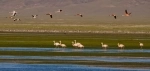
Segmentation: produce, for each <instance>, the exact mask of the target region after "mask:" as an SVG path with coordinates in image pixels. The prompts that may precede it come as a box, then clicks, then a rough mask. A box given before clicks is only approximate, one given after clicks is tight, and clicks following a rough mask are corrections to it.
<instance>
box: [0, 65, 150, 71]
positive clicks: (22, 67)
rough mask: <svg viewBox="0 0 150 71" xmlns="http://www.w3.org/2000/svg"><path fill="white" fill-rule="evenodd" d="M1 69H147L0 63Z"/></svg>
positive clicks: (106, 70)
mask: <svg viewBox="0 0 150 71" xmlns="http://www.w3.org/2000/svg"><path fill="white" fill-rule="evenodd" d="M0 70H1V71H149V70H148V69H142V68H138V69H137V68H115V67H94V66H87V65H74V64H18V63H0Z"/></svg>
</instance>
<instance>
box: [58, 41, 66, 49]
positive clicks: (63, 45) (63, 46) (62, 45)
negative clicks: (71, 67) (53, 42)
mask: <svg viewBox="0 0 150 71" xmlns="http://www.w3.org/2000/svg"><path fill="white" fill-rule="evenodd" d="M59 42H60V43H59V45H60V46H61V47H62V48H65V47H67V46H66V45H65V44H62V43H61V41H59Z"/></svg>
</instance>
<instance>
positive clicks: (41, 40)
mask: <svg viewBox="0 0 150 71" xmlns="http://www.w3.org/2000/svg"><path fill="white" fill-rule="evenodd" d="M149 36H150V35H149V34H94V33H90V34H89V33H67V34H64V33H0V47H47V48H50V47H54V45H53V41H54V40H55V41H60V40H61V41H62V42H63V43H65V44H66V45H67V48H73V47H72V43H71V42H72V41H74V40H77V41H78V42H80V43H82V44H83V45H84V46H85V48H89V49H90V48H101V42H104V43H106V44H108V45H109V47H108V49H118V47H117V43H118V42H119V43H123V44H124V45H125V49H140V46H139V42H142V43H144V47H143V49H149V48H150V44H149V43H150V37H149Z"/></svg>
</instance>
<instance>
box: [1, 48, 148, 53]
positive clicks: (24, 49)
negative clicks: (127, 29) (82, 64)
mask: <svg viewBox="0 0 150 71" xmlns="http://www.w3.org/2000/svg"><path fill="white" fill-rule="evenodd" d="M0 51H34V52H85V53H122V52H124V53H136V52H140V53H150V49H124V50H122V49H107V50H105V49H73V48H72V49H71V48H34V47H32V48H31V47H28V48H25V47H21V48H19V47H0Z"/></svg>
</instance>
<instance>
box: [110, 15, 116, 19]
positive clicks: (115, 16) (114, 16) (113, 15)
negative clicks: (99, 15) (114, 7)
mask: <svg viewBox="0 0 150 71" xmlns="http://www.w3.org/2000/svg"><path fill="white" fill-rule="evenodd" d="M109 16H113V17H114V18H115V19H117V16H116V15H115V14H112V15H109Z"/></svg>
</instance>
